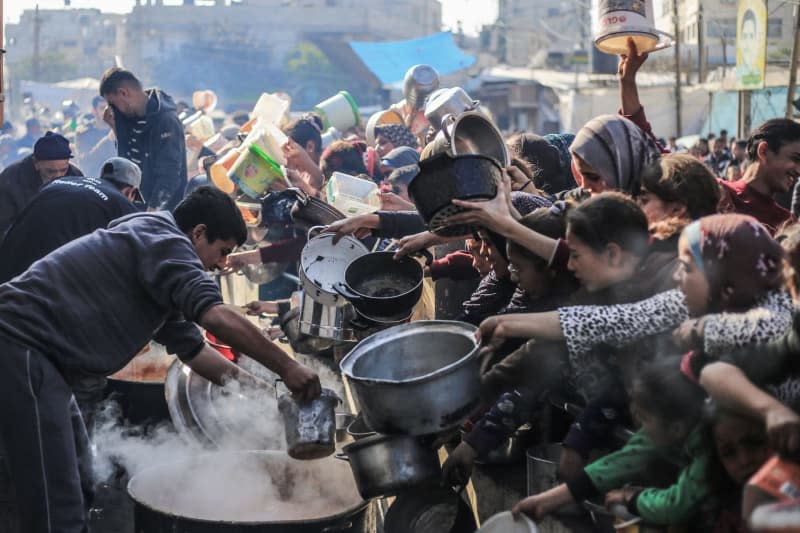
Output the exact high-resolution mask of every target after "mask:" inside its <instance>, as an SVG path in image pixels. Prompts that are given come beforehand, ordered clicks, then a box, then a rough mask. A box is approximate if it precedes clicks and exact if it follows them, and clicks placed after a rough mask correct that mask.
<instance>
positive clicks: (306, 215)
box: [289, 189, 344, 231]
mask: <svg viewBox="0 0 800 533" xmlns="http://www.w3.org/2000/svg"><path fill="white" fill-rule="evenodd" d="M289 190H291V191H292V193H293V194H294V196H295V198H296V201H295V203H294V205H293V206H292V208H291V211H290V214H291V217H292V220H293V221H294V222H295V225H296V226H297V227H300V228H302V229H304V230H306V231H307V230H308V229H310V228H313V227H314V226H327V225H329V224H333V223H334V222H336V221H337V220H342V219H343V218H344V214H343V213H342V212H341V211H339V210H338V209H336V208H335V207H333V206H332V205H331V204H329V203H328V202H325V201H324V200H320V199H319V198H314V197H313V196H309V195H308V194H306V193H305V192H304V191H301V190H300V189H289Z"/></svg>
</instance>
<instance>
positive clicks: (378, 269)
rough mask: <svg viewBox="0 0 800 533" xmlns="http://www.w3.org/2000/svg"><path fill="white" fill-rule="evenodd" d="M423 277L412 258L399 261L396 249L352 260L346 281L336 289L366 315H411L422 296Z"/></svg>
mask: <svg viewBox="0 0 800 533" xmlns="http://www.w3.org/2000/svg"><path fill="white" fill-rule="evenodd" d="M431 259H432V257H431ZM424 277H425V276H424V274H423V271H422V266H421V265H420V264H419V262H418V261H416V260H414V259H413V258H411V257H408V256H405V257H403V258H402V259H400V260H396V259H394V252H372V253H368V254H365V255H362V256H361V257H357V258H356V259H353V261H351V262H350V264H349V265H347V269H346V270H345V273H344V282H343V283H342V282H340V283H337V284H335V285H334V286H333V288H334V290H335V291H336V292H338V293H339V294H341V295H342V296H344V297H345V298H346V299H347V300H348V301H349V302H350V303H351V304H353V307H355V309H356V311H358V312H359V314H361V315H363V316H366V317H392V316H398V315H408V314H410V312H411V310H412V309H413V308H414V306H415V305H417V302H418V301H419V299H420V297H421V296H422V281H423V279H424Z"/></svg>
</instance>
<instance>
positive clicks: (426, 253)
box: [414, 248, 433, 266]
mask: <svg viewBox="0 0 800 533" xmlns="http://www.w3.org/2000/svg"><path fill="white" fill-rule="evenodd" d="M414 255H417V256H420V257H424V258H425V265H426V266H431V263H433V254H432V253H431V251H430V250H428V249H427V248H423V249H422V250H420V251H418V252H416V253H414Z"/></svg>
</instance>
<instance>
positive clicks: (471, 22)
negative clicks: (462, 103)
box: [3, 0, 497, 34]
mask: <svg viewBox="0 0 800 533" xmlns="http://www.w3.org/2000/svg"><path fill="white" fill-rule="evenodd" d="M441 2H442V19H443V24H444V26H445V28H448V29H449V28H453V29H455V27H456V23H457V21H458V20H461V22H462V24H463V27H464V31H465V32H466V33H472V34H475V33H477V31H478V30H479V29H480V27H481V25H482V24H488V23H491V22H493V21H494V20H495V19H496V18H497V0H441ZM37 3H38V4H39V7H40V8H42V9H44V8H49V9H52V8H58V7H62V6H63V5H64V2H63V0H38V1H37V0H5V2H4V4H3V11H4V12H3V18H4V19H5V21H6V22H16V21H17V20H18V19H19V16H20V14H21V13H22V11H23V10H25V9H31V8H32V7H33V6H35V5H36V4H37ZM134 3H135V1H134V0H72V6H73V7H98V8H101V9H103V10H104V11H113V12H118V13H124V12H127V11H130V9H131V7H132V6H133V5H134Z"/></svg>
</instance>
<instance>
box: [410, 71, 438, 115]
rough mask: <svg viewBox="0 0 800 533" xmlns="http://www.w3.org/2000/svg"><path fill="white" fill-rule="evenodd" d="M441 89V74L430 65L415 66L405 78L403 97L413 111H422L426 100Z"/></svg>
mask: <svg viewBox="0 0 800 533" xmlns="http://www.w3.org/2000/svg"><path fill="white" fill-rule="evenodd" d="M438 88H439V73H438V72H437V71H436V69H435V68H433V67H432V66H430V65H414V66H413V67H411V68H410V69H408V70H407V71H406V75H405V77H404V78H403V97H404V98H405V99H406V103H407V104H408V105H409V106H411V108H412V109H414V110H417V109H422V106H423V105H424V104H425V98H427V97H428V95H429V94H431V93H432V92H433V91H435V90H436V89H438Z"/></svg>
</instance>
